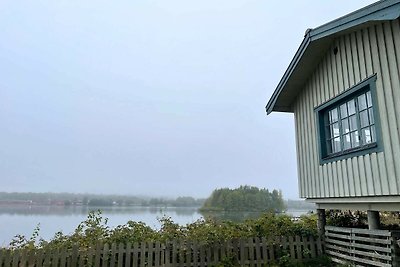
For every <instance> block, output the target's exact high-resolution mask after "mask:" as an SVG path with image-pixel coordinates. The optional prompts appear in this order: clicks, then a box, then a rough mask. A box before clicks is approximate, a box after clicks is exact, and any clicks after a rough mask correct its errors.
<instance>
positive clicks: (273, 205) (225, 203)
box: [201, 185, 286, 212]
mask: <svg viewBox="0 0 400 267" xmlns="http://www.w3.org/2000/svg"><path fill="white" fill-rule="evenodd" d="M285 208H286V207H285V204H284V201H283V198H282V192H281V191H278V190H273V191H272V192H269V190H268V189H265V188H263V189H259V188H258V187H255V186H248V185H245V186H240V187H239V188H236V189H229V188H221V189H216V190H214V191H213V193H212V194H211V196H210V197H209V198H208V199H207V200H206V201H205V202H204V205H203V207H202V208H201V210H202V211H274V212H282V211H284V210H285Z"/></svg>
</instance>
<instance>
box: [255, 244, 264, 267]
mask: <svg viewBox="0 0 400 267" xmlns="http://www.w3.org/2000/svg"><path fill="white" fill-rule="evenodd" d="M254 243H255V250H256V266H257V267H261V263H262V258H261V246H260V238H259V237H255V238H254Z"/></svg>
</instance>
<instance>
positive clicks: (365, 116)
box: [315, 75, 382, 164]
mask: <svg viewBox="0 0 400 267" xmlns="http://www.w3.org/2000/svg"><path fill="white" fill-rule="evenodd" d="M375 81H376V75H374V76H372V77H370V78H368V79H366V80H364V81H362V82H361V83H359V84H357V85H355V86H354V87H352V88H350V89H348V90H347V91H345V92H344V93H342V94H340V95H338V96H337V97H335V98H333V99H331V100H329V101H328V102H326V103H324V104H323V105H321V106H319V107H317V108H316V109H315V111H316V115H317V122H318V126H319V127H317V128H318V137H319V151H320V163H321V164H324V163H328V162H331V161H336V160H341V159H345V158H349V157H355V156H359V155H363V154H368V153H373V152H377V151H379V150H381V148H382V145H381V138H380V124H379V117H378V112H377V110H378V109H377V101H376V87H375Z"/></svg>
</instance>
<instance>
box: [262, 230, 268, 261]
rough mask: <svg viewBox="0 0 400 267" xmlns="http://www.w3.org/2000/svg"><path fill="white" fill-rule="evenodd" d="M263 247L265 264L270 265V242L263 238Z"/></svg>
mask: <svg viewBox="0 0 400 267" xmlns="http://www.w3.org/2000/svg"><path fill="white" fill-rule="evenodd" d="M261 247H262V254H263V263H264V264H265V263H268V262H269V255H268V254H269V253H268V241H267V239H266V238H265V237H264V236H263V237H262V238H261Z"/></svg>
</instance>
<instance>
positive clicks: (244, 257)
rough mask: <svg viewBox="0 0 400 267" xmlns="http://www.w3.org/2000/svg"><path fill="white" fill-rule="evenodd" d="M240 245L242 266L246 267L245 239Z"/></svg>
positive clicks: (241, 240)
mask: <svg viewBox="0 0 400 267" xmlns="http://www.w3.org/2000/svg"><path fill="white" fill-rule="evenodd" d="M239 245H240V248H239V251H240V261H239V262H240V265H242V266H243V265H244V264H245V262H246V256H245V255H246V254H245V249H246V248H245V240H244V239H243V238H241V239H240V240H239Z"/></svg>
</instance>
